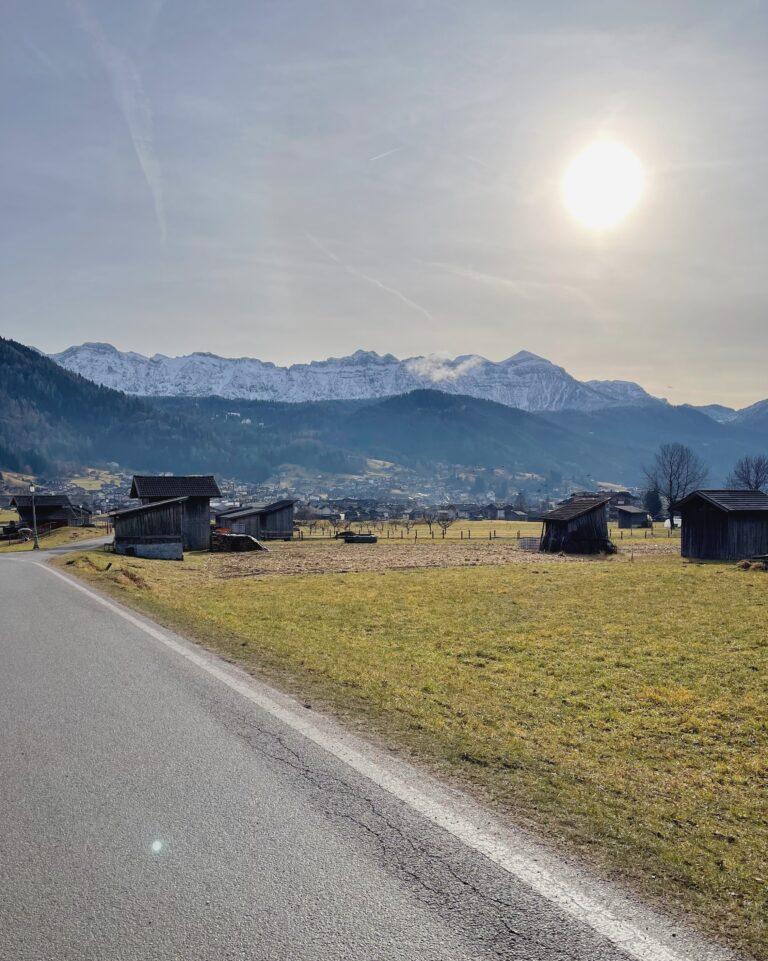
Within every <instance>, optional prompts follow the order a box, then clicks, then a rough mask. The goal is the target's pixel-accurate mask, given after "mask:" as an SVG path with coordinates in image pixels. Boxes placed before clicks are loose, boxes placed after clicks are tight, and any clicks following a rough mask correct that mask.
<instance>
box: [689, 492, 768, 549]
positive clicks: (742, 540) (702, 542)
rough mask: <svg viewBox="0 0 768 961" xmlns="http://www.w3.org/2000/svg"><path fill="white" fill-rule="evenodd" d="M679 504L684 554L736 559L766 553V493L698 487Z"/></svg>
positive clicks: (767, 512)
mask: <svg viewBox="0 0 768 961" xmlns="http://www.w3.org/2000/svg"><path fill="white" fill-rule="evenodd" d="M678 507H679V509H680V517H681V518H682V532H681V548H680V553H681V554H682V555H683V557H690V558H695V559H697V560H713V561H714V560H718V561H738V560H742V559H743V558H748V557H761V556H765V555H768V494H763V493H762V492H761V491H734V490H698V491H694V492H693V493H692V494H689V495H688V496H687V497H685V498H684V499H683V500H681V501H680V503H679V505H678Z"/></svg>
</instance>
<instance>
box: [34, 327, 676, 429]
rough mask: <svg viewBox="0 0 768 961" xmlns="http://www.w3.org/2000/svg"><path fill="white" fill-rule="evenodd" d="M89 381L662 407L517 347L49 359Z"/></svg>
mask: <svg viewBox="0 0 768 961" xmlns="http://www.w3.org/2000/svg"><path fill="white" fill-rule="evenodd" d="M48 356H50V358H51V359H52V360H54V361H55V362H56V363H58V364H59V365H60V366H62V367H64V368H66V369H67V370H70V371H72V372H73V373H78V374H80V375H82V376H83V377H86V378H87V379H88V380H92V381H94V382H95V383H98V384H101V385H103V386H106V387H111V388H113V389H114V390H120V391H123V392H124V393H127V394H135V395H139V396H145V397H205V396H216V397H226V398H231V399H233V400H235V399H236V400H275V401H288V402H292V403H297V402H302V401H314V400H359V399H369V398H374V397H389V396H394V395H398V394H404V393H408V392H410V391H413V390H424V389H426V390H430V389H435V390H441V391H443V392H444V393H449V394H460V395H464V396H469V397H476V398H478V399H482V400H491V401H495V402H496V403H500V404H504V405H505V406H507V407H517V408H518V409H520V410H525V411H529V412H538V411H556V410H567V409H574V410H582V411H588V410H600V409H602V408H605V407H613V406H617V405H618V406H635V405H640V406H644V405H655V404H666V403H667V401H666V400H664V399H660V398H656V397H652V396H651V395H650V394H649V393H648V392H647V391H645V390H644V389H643V388H642V387H641V386H640V385H639V384H635V383H633V382H631V381H621V380H612V381H605V380H603V381H579V380H577V379H576V378H575V377H573V376H572V375H571V374H569V373H568V372H567V371H566V370H565V369H564V368H563V367H560V366H558V365H556V364H554V363H552V362H551V361H549V360H547V359H546V358H544V357H540V356H538V355H537V354H534V353H532V352H531V351H527V350H521V351H518V352H517V353H515V354H513V355H511V356H510V357H507V358H506V359H505V360H501V361H490V360H488V359H487V358H485V357H481V356H479V355H477V354H464V355H460V356H458V357H455V358H443V357H437V356H434V355H425V356H418V357H408V358H404V359H398V358H397V357H395V356H394V355H393V354H378V353H377V352H376V351H366V350H357V351H355V352H354V353H353V354H350V355H349V356H347V357H329V358H328V359H327V360H313V361H310V362H309V363H306V364H292V365H290V366H288V367H281V366H279V365H277V364H274V363H272V362H270V361H262V360H259V359H257V358H251V357H234V358H228V357H220V356H219V355H217V354H213V353H209V352H200V351H198V352H194V353H191V354H187V355H182V356H179V357H168V356H167V355H165V354H154V355H153V356H152V357H147V356H145V355H143V354H139V353H137V352H135V351H120V350H118V349H117V348H116V347H114V346H112V345H111V344H106V343H99V342H86V343H84V344H80V345H77V346H72V347H69V348H67V349H66V350H64V351H61V352H59V353H56V354H50V355H48Z"/></svg>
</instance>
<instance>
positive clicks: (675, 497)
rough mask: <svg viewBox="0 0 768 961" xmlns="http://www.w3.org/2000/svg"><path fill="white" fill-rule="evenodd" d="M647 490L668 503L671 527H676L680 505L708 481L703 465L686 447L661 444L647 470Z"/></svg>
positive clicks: (706, 471)
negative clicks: (655, 491) (676, 516)
mask: <svg viewBox="0 0 768 961" xmlns="http://www.w3.org/2000/svg"><path fill="white" fill-rule="evenodd" d="M644 472H645V476H646V478H647V480H648V486H649V487H650V488H653V489H654V490H657V491H658V492H659V493H660V494H661V496H662V497H663V498H664V499H665V500H666V502H667V514H668V516H669V526H670V527H674V526H675V511H676V510H677V505H678V504H679V503H680V501H681V500H682V499H683V498H684V497H686V496H687V495H688V494H690V493H691V491H694V490H696V489H697V488H698V487H701V485H702V484H703V483H704V481H705V480H706V479H707V474H708V470H707V467H706V465H705V464H704V462H703V461H702V460H701V459H700V458H699V457H698V456H697V455H696V454H695V453H694V452H693V451H692V450H691V448H690V447H686V446H685V444H662V445H661V447H660V448H659V449H658V451H657V452H656V457H655V459H654V462H653V465H652V466H651V467H650V468H647V467H646V468H644Z"/></svg>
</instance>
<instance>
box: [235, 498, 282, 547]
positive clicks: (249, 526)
mask: <svg viewBox="0 0 768 961" xmlns="http://www.w3.org/2000/svg"><path fill="white" fill-rule="evenodd" d="M295 504H296V501H295V500H279V501H273V502H272V503H271V504H247V505H244V506H243V507H233V508H231V509H230V510H228V511H222V512H221V513H220V514H217V515H216V526H217V527H220V528H222V529H224V530H229V531H232V533H233V534H250V535H251V537H255V538H257V539H258V540H262V541H265V540H266V541H275V540H284V541H289V540H290V539H291V538H292V537H293V513H294V505H295Z"/></svg>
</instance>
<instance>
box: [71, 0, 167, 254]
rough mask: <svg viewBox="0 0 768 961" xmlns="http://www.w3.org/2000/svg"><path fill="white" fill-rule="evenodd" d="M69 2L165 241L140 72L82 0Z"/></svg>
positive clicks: (159, 184) (148, 111)
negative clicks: (106, 83)
mask: <svg viewBox="0 0 768 961" xmlns="http://www.w3.org/2000/svg"><path fill="white" fill-rule="evenodd" d="M70 4H71V5H72V7H73V9H74V10H75V12H76V13H77V15H78V17H79V18H80V22H81V24H82V26H83V29H84V30H85V32H86V33H87V34H88V35H89V37H90V38H91V40H92V41H93V45H94V48H95V50H96V53H97V54H98V57H99V59H100V60H101V63H102V65H103V67H104V69H105V70H106V72H107V74H108V76H109V79H110V81H111V83H112V90H113V92H114V95H115V100H116V101H117V105H118V106H119V107H120V111H121V113H122V114H123V118H124V119H125V123H126V126H127V127H128V133H129V134H130V137H131V143H132V144H133V149H134V151H135V153H136V159H137V160H138V161H139V166H140V167H141V172H142V174H143V175H144V180H145V181H146V183H147V187H148V188H149V192H150V194H151V196H152V203H153V205H154V208H155V217H156V218H157V225H158V227H159V229H160V238H161V240H162V242H163V243H165V242H166V239H167V236H168V228H167V224H166V218H165V202H164V200H163V180H162V172H161V170H160V164H159V163H158V160H157V155H156V154H155V145H154V139H153V135H152V108H151V106H150V104H149V100H148V98H147V95H146V94H145V92H144V87H143V85H142V83H141V77H140V75H139V71H138V70H137V69H136V65H135V64H134V63H133V61H132V60H130V59H129V57H127V56H126V55H125V54H124V53H123V51H122V50H119V49H118V48H117V47H115V46H114V44H112V43H111V42H110V41H109V39H108V38H107V36H106V35H105V33H104V31H103V30H102V29H101V27H100V25H99V24H98V22H97V21H96V20H95V19H94V18H93V17H92V16H91V14H90V13H89V11H88V9H87V8H86V6H85V4H84V3H83V2H82V0H70Z"/></svg>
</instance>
